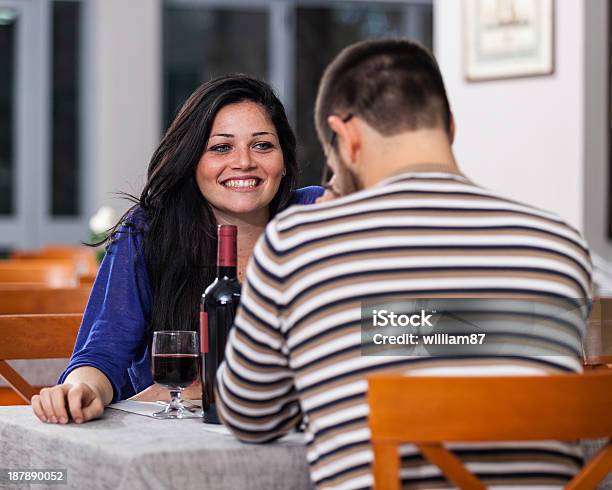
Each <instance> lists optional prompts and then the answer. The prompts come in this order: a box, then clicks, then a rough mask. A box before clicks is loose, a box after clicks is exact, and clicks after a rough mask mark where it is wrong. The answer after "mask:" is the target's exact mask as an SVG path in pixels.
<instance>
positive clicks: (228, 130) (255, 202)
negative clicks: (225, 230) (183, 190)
mask: <svg viewBox="0 0 612 490" xmlns="http://www.w3.org/2000/svg"><path fill="white" fill-rule="evenodd" d="M284 173H285V164H284V161H283V152H282V149H281V147H280V144H279V141H278V136H277V135H276V129H275V127H274V124H273V123H272V121H271V120H270V117H269V116H268V114H267V112H266V110H265V109H264V108H263V107H262V106H261V105H260V104H257V103H254V102H238V103H236V104H231V105H228V106H226V107H224V108H223V109H221V110H220V111H219V113H218V114H217V117H216V118H215V122H214V124H213V127H212V131H211V135H210V138H209V140H208V145H206V150H205V151H204V153H203V154H202V157H201V158H200V161H199V162H198V166H197V168H196V181H197V183H198V187H199V188H200V191H201V192H202V194H203V195H204V196H206V199H207V200H208V202H209V203H210V204H211V205H212V206H213V208H214V209H215V211H216V214H217V218H219V217H222V218H224V219H225V220H231V217H232V216H236V215H240V219H241V220H245V219H247V218H248V219H249V220H250V221H251V222H254V223H266V222H267V221H268V205H269V203H270V202H271V201H272V199H273V198H274V196H275V195H276V193H277V192H278V189H279V186H280V183H281V179H282V178H283V175H284Z"/></svg>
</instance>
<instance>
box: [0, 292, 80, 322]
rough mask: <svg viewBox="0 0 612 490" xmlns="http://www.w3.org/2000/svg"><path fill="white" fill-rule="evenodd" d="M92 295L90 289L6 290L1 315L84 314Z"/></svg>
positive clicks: (0, 301) (0, 296) (1, 299)
mask: <svg viewBox="0 0 612 490" xmlns="http://www.w3.org/2000/svg"><path fill="white" fill-rule="evenodd" d="M90 293H91V288H90V287H78V288H30V289H20V290H19V289H15V290H5V291H2V292H0V315H25V314H44V313H83V311H85V306H86V305H87V300H88V299H89V294H90Z"/></svg>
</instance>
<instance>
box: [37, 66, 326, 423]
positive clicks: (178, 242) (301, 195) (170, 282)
mask: <svg viewBox="0 0 612 490" xmlns="http://www.w3.org/2000/svg"><path fill="white" fill-rule="evenodd" d="M297 179H298V165H297V160H296V142H295V136H294V134H293V131H292V129H291V127H290V125H289V122H288V121H287V117H286V115H285V110H284V108H283V106H282V104H281V102H280V101H279V100H278V98H277V97H276V96H275V95H274V92H273V91H272V89H271V88H270V87H269V86H268V85H267V84H265V83H264V82H261V81H259V80H257V79H254V78H251V77H248V76H245V75H237V76H227V77H221V78H217V79H215V80H212V81H210V82H207V83H205V84H203V85H201V86H200V87H199V88H198V89H197V90H196V91H195V92H194V93H193V94H192V95H191V97H189V99H188V100H187V101H186V102H185V104H184V105H183V107H182V108H181V110H180V111H179V113H178V115H177V116H176V118H175V120H174V121H173V122H172V124H171V126H170V128H169V129H168V131H167V133H166V134H165V136H164V138H163V139H162V141H161V143H160V145H159V147H158V149H157V150H156V151H155V153H154V154H153V157H152V158H151V162H150V164H149V168H148V177H147V183H146V184H145V187H144V189H143V191H142V193H141V195H140V197H139V198H136V197H133V198H132V199H133V200H134V201H135V205H134V206H133V207H132V208H131V209H130V210H129V211H128V212H127V213H126V214H125V215H124V216H123V217H122V218H121V219H120V220H119V223H118V224H117V225H116V226H115V228H114V229H113V231H112V233H111V236H110V238H109V240H108V244H107V245H108V246H107V253H106V256H105V258H104V261H103V262H102V265H101V267H100V271H99V273H98V277H97V278H96V281H95V283H94V286H93V290H92V294H91V297H90V299H89V303H88V305H87V308H86V310H85V315H84V318H83V323H82V325H81V328H80V331H79V334H78V337H77V342H76V346H75V349H74V353H73V355H72V357H71V359H70V362H69V364H68V367H67V368H66V370H65V371H64V373H63V374H62V376H61V377H60V381H59V382H60V383H62V384H60V385H57V386H55V387H52V388H48V389H44V390H42V391H41V393H40V396H35V397H34V398H33V400H32V406H33V409H34V412H35V413H36V415H37V416H38V417H39V418H40V419H41V420H43V421H46V422H60V423H65V422H67V421H68V419H69V416H72V417H73V418H74V419H75V421H77V422H84V421H87V420H90V419H92V418H95V417H98V416H100V415H101V414H102V411H103V409H104V405H106V404H108V403H110V402H111V401H117V400H122V399H125V398H128V397H132V396H133V395H135V394H136V393H138V395H137V396H136V399H139V400H158V399H160V398H163V397H164V396H167V393H165V390H163V389H161V388H160V387H158V386H156V385H153V378H152V375H151V361H150V347H151V338H152V333H153V332H154V331H161V330H197V319H198V305H199V297H200V295H201V293H202V292H203V290H204V288H205V287H206V286H207V285H208V284H210V282H212V280H213V278H214V274H215V267H214V264H215V254H216V249H217V243H216V227H217V225H218V224H232V225H236V226H237V227H238V274H239V277H242V276H243V274H244V269H245V267H246V263H247V262H248V259H249V257H250V255H251V253H252V250H253V246H254V244H255V242H256V240H257V239H258V238H259V235H260V234H261V233H262V231H263V229H264V227H265V225H266V223H267V222H268V221H269V220H270V219H271V218H272V217H273V216H274V215H275V214H276V213H277V212H279V211H281V210H283V209H284V208H286V207H287V206H289V205H290V204H310V203H313V202H314V200H315V199H316V198H317V197H318V196H320V195H321V194H322V189H321V188H319V187H310V188H305V189H296V188H295V187H296V183H297ZM190 394H191V397H192V398H199V397H200V393H199V387H197V388H194V390H193V391H192V392H191V393H189V391H187V393H186V395H187V397H189V395H190Z"/></svg>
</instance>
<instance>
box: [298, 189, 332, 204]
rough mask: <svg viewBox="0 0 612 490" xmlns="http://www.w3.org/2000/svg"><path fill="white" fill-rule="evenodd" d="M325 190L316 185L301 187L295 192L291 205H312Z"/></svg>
mask: <svg viewBox="0 0 612 490" xmlns="http://www.w3.org/2000/svg"><path fill="white" fill-rule="evenodd" d="M324 192H325V189H323V187H319V186H318V185H310V186H308V187H302V188H301V189H298V190H297V191H295V194H294V195H293V199H292V200H291V204H314V202H315V200H316V199H317V198H318V197H321V196H322V195H323V193H324Z"/></svg>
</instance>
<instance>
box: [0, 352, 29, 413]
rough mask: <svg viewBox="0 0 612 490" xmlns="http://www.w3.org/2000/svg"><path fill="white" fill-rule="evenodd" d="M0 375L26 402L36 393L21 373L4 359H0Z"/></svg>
mask: <svg viewBox="0 0 612 490" xmlns="http://www.w3.org/2000/svg"><path fill="white" fill-rule="evenodd" d="M0 376H1V377H2V378H4V380H5V381H6V382H7V383H8V385H9V386H10V387H11V388H12V389H13V391H15V393H17V394H18V395H19V396H20V397H21V399H22V400H23V401H25V402H27V403H30V400H31V399H32V397H33V396H34V395H36V394H37V393H38V390H36V388H33V387H32V386H31V385H30V384H29V383H28V382H27V381H26V380H25V379H24V378H23V377H21V375H20V374H19V373H18V372H17V371H15V370H14V369H13V368H12V367H11V365H10V364H8V363H7V362H6V361H1V360H0Z"/></svg>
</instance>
